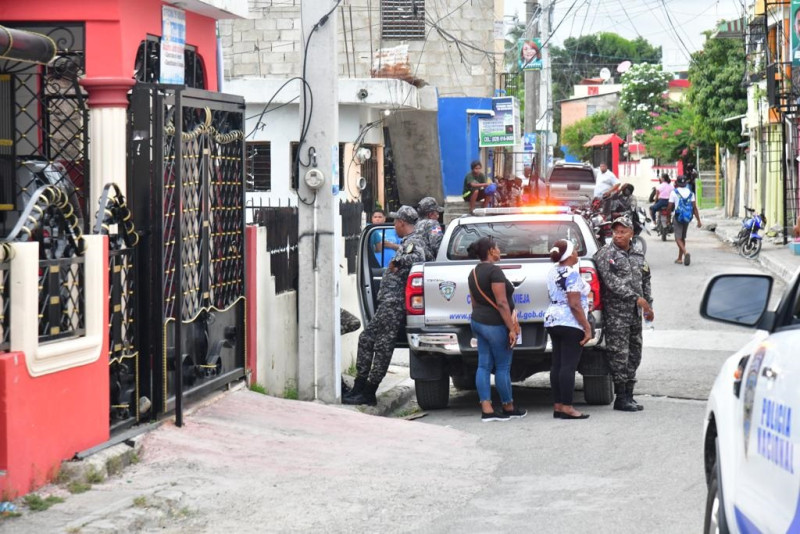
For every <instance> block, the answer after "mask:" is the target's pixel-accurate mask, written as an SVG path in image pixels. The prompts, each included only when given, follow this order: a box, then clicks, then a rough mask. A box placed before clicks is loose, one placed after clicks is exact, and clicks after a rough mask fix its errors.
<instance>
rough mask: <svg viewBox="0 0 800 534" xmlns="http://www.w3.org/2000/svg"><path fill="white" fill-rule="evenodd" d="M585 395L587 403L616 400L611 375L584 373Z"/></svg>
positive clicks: (603, 402)
mask: <svg viewBox="0 0 800 534" xmlns="http://www.w3.org/2000/svg"><path fill="white" fill-rule="evenodd" d="M583 396H584V398H585V399H586V403H587V404H611V401H613V400H614V387H613V384H612V382H611V375H600V376H596V375H595V376H586V375H583Z"/></svg>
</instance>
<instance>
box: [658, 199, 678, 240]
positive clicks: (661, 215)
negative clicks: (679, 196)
mask: <svg viewBox="0 0 800 534" xmlns="http://www.w3.org/2000/svg"><path fill="white" fill-rule="evenodd" d="M668 221H669V208H668V207H666V206H665V207H663V208H661V209H660V210H658V216H657V217H656V227H655V232H656V234H658V235H659V236H661V241H666V240H667V235H669V234H671V233H673V232H674V230H673V228H672V224H671V223H669V222H668Z"/></svg>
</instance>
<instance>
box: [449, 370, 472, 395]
mask: <svg viewBox="0 0 800 534" xmlns="http://www.w3.org/2000/svg"><path fill="white" fill-rule="evenodd" d="M452 378H453V385H454V386H455V388H456V389H457V390H459V391H473V390H475V389H477V387H476V386H475V371H474V370H473V371H472V374H469V373H468V374H463V375H453V377H452Z"/></svg>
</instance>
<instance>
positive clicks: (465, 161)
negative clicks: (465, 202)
mask: <svg viewBox="0 0 800 534" xmlns="http://www.w3.org/2000/svg"><path fill="white" fill-rule="evenodd" d="M468 109H492V99H491V98H472V97H444V98H439V149H440V150H441V158H442V184H443V185H444V194H445V195H447V196H461V190H462V188H463V187H464V176H465V175H466V174H467V173H468V172H469V164H470V162H471V161H473V160H476V159H480V149H479V148H478V117H477V116H476V115H470V116H469V117H467V110H468Z"/></svg>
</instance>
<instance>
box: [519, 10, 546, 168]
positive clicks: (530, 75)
mask: <svg viewBox="0 0 800 534" xmlns="http://www.w3.org/2000/svg"><path fill="white" fill-rule="evenodd" d="M539 9H540V8H539V2H538V0H526V1H525V20H526V23H525V35H524V37H525V39H533V38H535V37H539V23H538V21H537V22H534V19H535V18H537V17H539ZM539 18H540V17H539ZM523 77H524V80H525V116H524V118H523V120H524V124H525V127H524V129H523V131H524V132H527V133H533V132H534V131H535V130H537V129H538V127H537V125H536V122H537V121H538V119H539V115H540V111H539V84H540V83H541V82H540V78H541V71H538V70H526V71H524V73H523ZM539 137H541V136H539V135H537V136H536V146H537V147H538V146H539V143H540V140H539ZM536 153H537V161H536V165H537V167H536V168H537V169H538V168H540V167H539V161H538V153H539V151H538V148H537V149H536ZM531 170H532V171H533V170H534V169H531ZM539 176H540V177H541V179H542V180H544V175H542V174H539ZM542 183H543V182H542Z"/></svg>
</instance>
